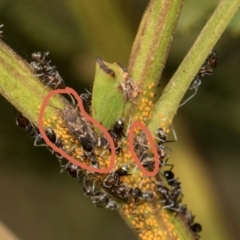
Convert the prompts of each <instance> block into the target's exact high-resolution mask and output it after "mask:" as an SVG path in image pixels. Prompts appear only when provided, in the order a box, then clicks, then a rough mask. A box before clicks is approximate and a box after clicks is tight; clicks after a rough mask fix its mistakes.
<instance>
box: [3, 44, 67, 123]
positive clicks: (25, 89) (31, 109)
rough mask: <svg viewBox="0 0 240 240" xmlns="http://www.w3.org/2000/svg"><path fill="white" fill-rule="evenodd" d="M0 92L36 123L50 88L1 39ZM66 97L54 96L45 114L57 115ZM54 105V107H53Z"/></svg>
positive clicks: (48, 115) (47, 115)
mask: <svg viewBox="0 0 240 240" xmlns="http://www.w3.org/2000/svg"><path fill="white" fill-rule="evenodd" d="M0 86H1V87H0V94H1V95H2V96H3V97H4V98H6V99H7V100H8V101H9V102H10V103H11V104H12V105H13V106H15V107H16V109H17V110H18V111H20V112H22V113H24V116H26V117H27V118H28V119H29V120H30V121H32V122H33V123H34V124H35V125H37V123H38V115H39V108H40V106H41V105H42V103H43V99H44V98H45V96H46V95H47V94H48V93H49V91H50V89H49V88H47V87H46V86H44V85H43V84H42V83H41V82H40V81H39V79H38V78H37V77H36V76H34V74H33V72H32V71H31V69H30V68H29V66H28V64H27V63H26V62H25V61H24V60H23V59H21V57H20V56H18V55H17V54H16V53H15V52H14V51H13V50H12V49H11V48H9V47H8V46H7V45H6V44H5V43H4V42H2V41H1V40H0ZM63 103H64V98H63V97H60V96H53V97H52V99H51V100H50V102H49V106H48V107H47V108H46V110H45V116H46V117H47V118H49V117H50V116H53V115H57V114H58V113H57V109H63ZM53 106H54V107H53Z"/></svg>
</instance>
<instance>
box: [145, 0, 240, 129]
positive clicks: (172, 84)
mask: <svg viewBox="0 0 240 240" xmlns="http://www.w3.org/2000/svg"><path fill="white" fill-rule="evenodd" d="M239 5H240V0H222V1H221V2H220V3H219V5H218V6H217V8H216V10H215V11H214V13H213V15H212V16H211V18H210V19H209V21H208V22H207V24H206V25H205V27H204V28H203V29H202V31H201V33H200V35H199V36H198V38H197V40H196V41H195V43H194V45H193V46H192V48H191V49H190V50H189V52H188V54H187V55H186V57H185V58H184V60H183V61H182V63H181V65H180V66H179V68H178V69H177V71H176V72H175V74H174V75H173V77H172V78H171V80H170V81H169V83H168V85H167V86H166V88H165V89H164V91H163V94H162V96H161V97H160V98H159V100H158V101H157V102H156V104H155V110H154V112H153V118H152V121H150V123H149V125H148V127H149V130H150V131H151V132H153V133H154V131H156V129H157V128H158V127H159V125H160V124H161V123H162V121H164V120H170V121H168V122H169V123H170V122H171V120H172V119H173V117H174V116H175V114H176V112H177V110H178V106H179V103H180V101H181V99H182V98H183V96H184V94H185V92H186V91H187V90H188V88H189V85H190V84H191V82H192V80H193V79H194V77H195V75H196V74H197V72H198V70H199V69H200V67H201V65H202V63H203V62H204V61H205V59H206V57H207V55H208V54H209V52H210V51H211V50H212V49H213V47H214V45H215V44H216V42H217V41H218V39H219V38H220V36H221V35H222V33H223V31H224V30H225V29H226V27H227V25H228V24H229V22H230V21H231V19H232V17H233V16H234V14H235V13H236V11H237V10H238V7H239Z"/></svg>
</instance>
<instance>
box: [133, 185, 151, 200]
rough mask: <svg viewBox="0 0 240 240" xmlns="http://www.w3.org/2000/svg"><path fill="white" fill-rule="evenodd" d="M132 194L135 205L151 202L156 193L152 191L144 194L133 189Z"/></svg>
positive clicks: (137, 189)
mask: <svg viewBox="0 0 240 240" xmlns="http://www.w3.org/2000/svg"><path fill="white" fill-rule="evenodd" d="M130 193H131V195H132V197H133V198H134V201H135V203H139V202H141V201H151V200H153V198H154V193H153V192H152V191H145V192H143V191H142V190H141V189H140V188H131V190H130Z"/></svg>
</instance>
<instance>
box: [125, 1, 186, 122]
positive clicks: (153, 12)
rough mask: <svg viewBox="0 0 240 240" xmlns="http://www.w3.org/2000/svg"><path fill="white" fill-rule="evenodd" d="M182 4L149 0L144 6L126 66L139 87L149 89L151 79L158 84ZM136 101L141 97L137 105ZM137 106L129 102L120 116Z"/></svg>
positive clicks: (128, 113)
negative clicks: (145, 7) (144, 9)
mask: <svg viewBox="0 0 240 240" xmlns="http://www.w3.org/2000/svg"><path fill="white" fill-rule="evenodd" d="M182 4H183V0H151V1H150V2H149V4H148V6H147V9H146V11H145V13H144V16H143V18H142V20H141V23H140V26H139V29H138V33H137V36H136V38H135V40H134V44H133V47H132V51H131V55H130V59H129V66H128V71H129V73H130V75H131V76H132V78H133V79H134V81H135V82H137V84H138V85H139V86H140V88H141V89H142V90H145V89H148V87H149V85H150V84H152V83H154V85H155V86H157V85H158V84H159V80H160V76H161V74H162V71H163V69H164V66H165V62H166V59H167V56H168V53H169V50H170V47H171V44H172V40H173V35H174V32H175V29H176V25H177V21H178V18H179V15H180V11H181V8H182ZM139 104H141V101H139V103H138V106H139ZM138 106H137V107H138ZM137 107H136V105H134V104H133V102H128V103H127V104H126V106H125V108H124V114H123V116H124V117H125V116H130V115H132V113H133V110H134V109H136V108H137ZM135 115H139V112H138V111H137V112H135ZM133 117H134V115H133ZM125 118H126V119H127V120H128V118H127V117H125Z"/></svg>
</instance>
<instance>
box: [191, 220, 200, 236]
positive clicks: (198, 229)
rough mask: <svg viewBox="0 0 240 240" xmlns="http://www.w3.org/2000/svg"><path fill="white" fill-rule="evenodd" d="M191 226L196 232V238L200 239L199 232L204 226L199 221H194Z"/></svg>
mask: <svg viewBox="0 0 240 240" xmlns="http://www.w3.org/2000/svg"><path fill="white" fill-rule="evenodd" d="M190 228H191V230H192V231H193V232H194V234H195V237H196V239H200V235H199V234H198V233H199V232H201V231H202V226H201V225H200V224H199V223H193V224H192V225H191V226H190Z"/></svg>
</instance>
